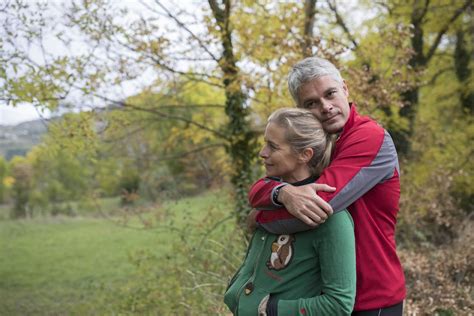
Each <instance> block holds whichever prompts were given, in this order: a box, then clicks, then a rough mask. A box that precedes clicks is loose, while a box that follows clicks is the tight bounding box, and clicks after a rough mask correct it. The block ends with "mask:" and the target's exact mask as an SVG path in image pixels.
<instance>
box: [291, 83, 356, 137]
mask: <svg viewBox="0 0 474 316" xmlns="http://www.w3.org/2000/svg"><path fill="white" fill-rule="evenodd" d="M348 96H349V90H348V89H347V86H346V84H345V83H339V82H337V81H336V80H334V79H333V78H332V77H331V76H322V77H319V78H316V79H313V80H311V81H308V82H306V83H305V84H303V85H302V86H301V87H300V89H299V91H298V107H300V108H304V109H309V110H310V111H311V112H313V114H314V115H315V116H316V117H317V118H318V119H319V120H320V121H321V123H322V125H323V128H324V130H325V131H326V132H328V133H329V134H335V133H339V132H340V131H341V130H342V128H343V127H344V125H345V124H346V122H347V120H348V118H349V112H350V108H349V101H348V100H347V97H348Z"/></svg>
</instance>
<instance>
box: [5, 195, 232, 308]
mask: <svg viewBox="0 0 474 316" xmlns="http://www.w3.org/2000/svg"><path fill="white" fill-rule="evenodd" d="M226 205H228V204H227V202H226V197H225V195H222V194H219V193H209V194H206V195H203V196H198V197H194V198H189V199H183V200H180V201H179V202H168V203H164V204H163V205H161V206H159V207H156V208H154V209H148V210H146V211H143V212H141V213H140V214H139V216H138V215H136V213H133V212H132V213H130V212H129V214H130V215H129V216H123V215H120V216H116V217H112V218H97V217H85V216H76V217H49V218H48V217H43V218H37V219H26V220H16V221H11V220H3V221H0V298H1V299H0V315H71V314H76V315H82V314H115V312H114V311H115V310H116V309H115V308H114V305H115V304H117V303H119V302H116V301H114V300H113V297H114V296H113V293H114V291H119V290H120V289H123V287H126V286H127V284H128V283H129V281H130V280H133V278H134V277H135V276H136V275H135V274H136V273H137V269H136V267H135V266H134V265H133V264H132V262H131V260H130V257H131V256H132V257H133V254H134V253H135V252H137V251H143V250H145V251H148V252H150V253H153V254H156V255H157V256H168V257H169V256H173V249H172V246H171V245H172V243H171V239H173V238H176V236H175V234H174V233H173V230H171V228H173V229H175V230H176V231H181V232H183V231H186V229H187V227H192V226H193V223H194V222H197V221H199V219H200V218H203V217H205V216H207V214H208V210H210V209H216V207H218V208H220V209H221V210H222V212H221V213H220V214H222V216H225V212H226V208H227V215H228V214H230V211H231V209H230V208H229V207H228V206H226ZM120 214H124V212H123V211H121V212H120ZM139 218H141V219H142V220H139ZM124 223H126V225H125V226H124V225H123V224H124ZM143 223H145V226H146V227H148V228H143ZM163 268H164V269H165V268H166V267H163ZM111 298H112V300H111Z"/></svg>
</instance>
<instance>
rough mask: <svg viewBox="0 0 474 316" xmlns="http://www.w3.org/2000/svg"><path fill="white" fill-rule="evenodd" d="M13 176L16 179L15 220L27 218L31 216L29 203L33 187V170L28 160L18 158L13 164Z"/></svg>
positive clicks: (13, 196)
mask: <svg viewBox="0 0 474 316" xmlns="http://www.w3.org/2000/svg"><path fill="white" fill-rule="evenodd" d="M11 164H12V176H13V179H14V183H13V188H12V198H13V203H14V206H13V209H12V213H11V216H12V217H13V218H21V217H26V216H28V215H31V214H29V212H28V211H29V205H28V203H29V201H30V195H31V191H32V187H33V169H32V167H31V164H30V163H28V161H26V159H22V158H19V157H18V158H16V159H13V160H12V162H11Z"/></svg>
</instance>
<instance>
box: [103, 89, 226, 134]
mask: <svg viewBox="0 0 474 316" xmlns="http://www.w3.org/2000/svg"><path fill="white" fill-rule="evenodd" d="M96 96H97V97H99V98H101V99H103V100H106V101H108V102H111V103H113V104H115V105H120V106H122V107H124V108H129V109H134V110H137V111H141V112H147V113H152V114H155V115H158V116H160V117H164V118H167V119H170V120H177V121H182V122H185V123H188V124H190V125H194V126H196V127H198V128H200V129H202V130H205V131H208V132H211V133H212V134H214V135H216V136H218V137H220V138H222V139H224V140H229V138H228V136H227V135H225V134H223V133H221V132H219V131H216V130H214V129H212V128H209V127H207V126H205V125H203V124H201V123H198V122H195V121H193V120H191V119H188V118H186V117H183V116H179V115H175V114H169V113H165V112H162V111H159V110H158V109H156V108H146V107H141V106H138V105H134V104H130V103H127V102H124V101H116V100H112V99H109V98H107V97H105V96H99V95H96Z"/></svg>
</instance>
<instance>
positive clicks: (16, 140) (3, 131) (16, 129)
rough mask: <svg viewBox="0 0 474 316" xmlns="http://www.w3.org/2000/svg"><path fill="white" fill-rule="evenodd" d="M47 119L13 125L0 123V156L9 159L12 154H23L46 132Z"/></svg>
mask: <svg viewBox="0 0 474 316" xmlns="http://www.w3.org/2000/svg"><path fill="white" fill-rule="evenodd" d="M47 124H48V122H47V121H44V120H35V121H29V122H24V123H20V124H18V125H14V126H4V125H0V156H3V157H4V158H5V159H7V160H10V159H11V158H12V157H13V156H24V155H26V153H27V152H28V151H29V150H30V149H31V148H33V147H34V146H35V145H37V144H39V143H40V142H41V138H42V136H43V135H44V134H45V133H46V132H47Z"/></svg>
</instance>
